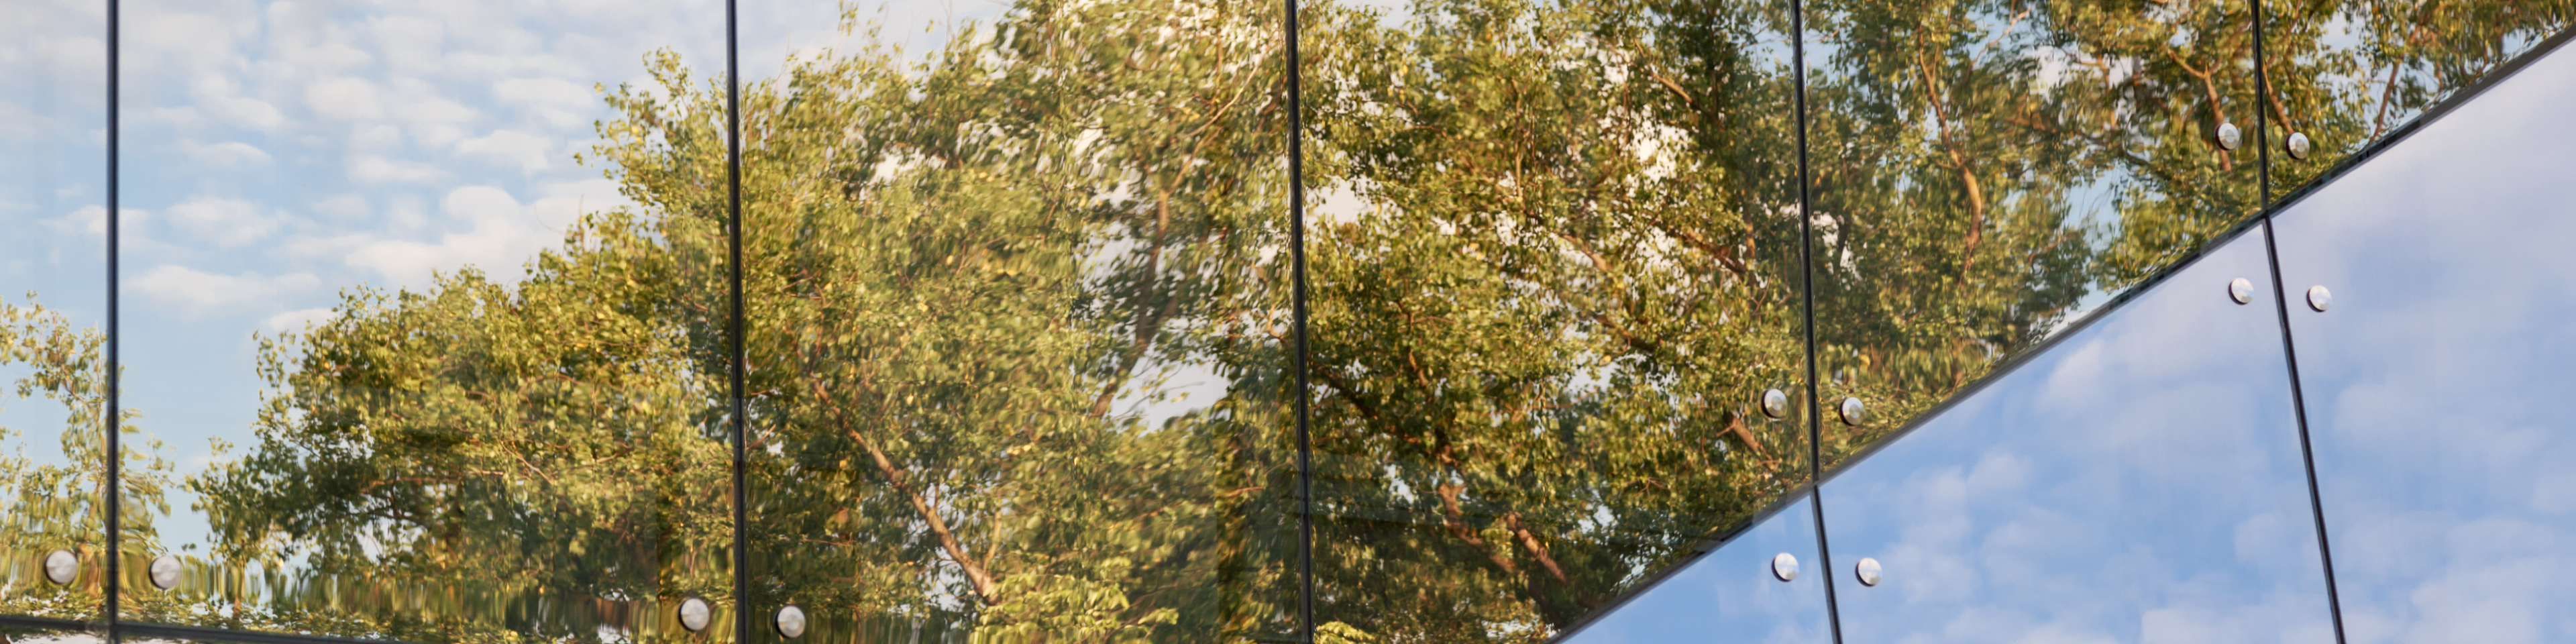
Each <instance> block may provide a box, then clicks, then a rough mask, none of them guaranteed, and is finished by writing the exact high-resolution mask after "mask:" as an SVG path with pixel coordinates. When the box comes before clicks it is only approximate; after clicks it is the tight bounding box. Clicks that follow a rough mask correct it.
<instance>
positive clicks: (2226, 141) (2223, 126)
mask: <svg viewBox="0 0 2576 644" xmlns="http://www.w3.org/2000/svg"><path fill="white" fill-rule="evenodd" d="M2244 144H2245V133H2244V132H2240V131H2237V129H2236V124H2234V123H2220V124H2218V149H2221V150H2234V149H2236V146H2239V145H2244Z"/></svg>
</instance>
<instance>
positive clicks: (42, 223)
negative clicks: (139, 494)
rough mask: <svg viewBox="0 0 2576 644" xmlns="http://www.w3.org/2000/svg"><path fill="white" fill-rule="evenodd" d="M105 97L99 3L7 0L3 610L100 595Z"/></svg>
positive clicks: (0, 338) (21, 611) (67, 606)
mask: <svg viewBox="0 0 2576 644" xmlns="http://www.w3.org/2000/svg"><path fill="white" fill-rule="evenodd" d="M106 107H107V16H106V11H105V7H102V6H99V5H98V4H97V3H94V2H75V1H55V0H43V1H38V0H13V1H11V2H7V3H0V230H5V231H7V232H6V233H5V234H0V614H5V615H19V616H32V617H44V618H53V619H60V620H79V621H95V620H97V619H99V618H100V611H101V610H102V609H103V606H104V601H103V599H104V597H103V596H102V595H101V592H102V589H103V588H105V584H103V583H102V582H103V580H104V579H105V577H104V574H105V570H106V569H107V566H106V561H107V512H108V506H107V504H106V500H107V497H106V490H107V473H106V471H105V468H104V467H103V465H104V464H105V463H106V462H107V461H106V459H107V440H106V439H107V434H106V432H105V428H106V424H105V423H104V422H103V421H104V419H105V414H106V413H107V396H108V388H107V383H106V376H107V332H106V326H107V315H108V311H107V287H106V270H105V267H106V265H107V260H106V251H107V207H108V204H109V203H110V202H109V201H108V194H109V192H108V191H109V186H108V185H107V127H108V125H107V109H106ZM19 635H20V634H18V633H12V634H11V636H12V637H16V636H19ZM34 636H41V635H34Z"/></svg>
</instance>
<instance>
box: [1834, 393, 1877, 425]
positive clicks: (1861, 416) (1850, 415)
mask: <svg viewBox="0 0 2576 644" xmlns="http://www.w3.org/2000/svg"><path fill="white" fill-rule="evenodd" d="M1834 411H1835V412H1837V413H1838V414H1839V415H1841V416H1842V417H1843V424H1845V425H1850V426H1853V427H1859V426H1860V425H1861V423H1866V422H1869V407H1868V406H1867V405H1863V404H1861V402H1860V399H1859V398H1844V399H1843V402H1842V404H1840V405H1836V406H1835V408H1834Z"/></svg>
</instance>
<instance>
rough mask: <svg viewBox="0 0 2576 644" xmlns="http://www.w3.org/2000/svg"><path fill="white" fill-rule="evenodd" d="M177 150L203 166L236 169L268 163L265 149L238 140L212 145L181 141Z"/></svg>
mask: <svg viewBox="0 0 2576 644" xmlns="http://www.w3.org/2000/svg"><path fill="white" fill-rule="evenodd" d="M179 150H180V151H181V152H183V153H186V154H187V155H188V159H189V160H191V161H195V162H196V163H197V165H199V166H204V167H213V168H222V169H226V170H238V169H242V168H249V167H253V166H260V165H267V164H268V152H267V151H265V150H261V149H259V148H258V147H256V146H252V145H251V144H248V143H242V142H240V141H226V142H223V143H217V144H214V145H201V144H197V143H192V142H181V143H180V144H179Z"/></svg>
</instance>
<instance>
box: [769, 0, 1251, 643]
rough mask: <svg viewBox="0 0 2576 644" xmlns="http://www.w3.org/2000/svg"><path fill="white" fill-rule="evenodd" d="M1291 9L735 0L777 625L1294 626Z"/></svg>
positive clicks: (873, 634) (832, 630)
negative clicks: (783, 614)
mask: <svg viewBox="0 0 2576 644" xmlns="http://www.w3.org/2000/svg"><path fill="white" fill-rule="evenodd" d="M1280 7H1281V5H1280V4H1279V3H1238V2H1209V1H1202V0H1112V1H1106V2H1048V1H1037V0H1031V1H1026V2H1011V3H993V4H980V3H959V4H955V5H947V4H944V3H920V2H863V3H855V4H850V5H848V6H846V7H844V8H836V7H835V4H834V3H833V2H803V3H789V4H759V5H757V6H754V5H745V6H744V7H743V11H744V22H743V24H744V29H745V31H744V34H743V41H744V43H745V44H746V49H745V50H744V54H743V55H744V60H743V64H744V68H745V70H746V77H747V78H746V80H747V82H748V84H747V85H746V86H745V89H744V95H745V102H744V108H743V109H744V143H745V145H746V148H745V150H744V153H743V154H744V156H743V164H742V170H743V203H742V207H743V214H744V218H745V220H744V221H745V223H744V226H745V228H744V237H743V243H744V259H743V264H742V268H743V281H744V284H745V292H744V311H745V314H746V323H747V325H748V326H747V328H748V330H749V332H748V335H747V336H746V337H747V338H748V340H749V349H748V350H749V356H750V357H749V359H748V361H747V363H746V364H747V365H748V367H749V373H748V378H749V383H750V384H749V385H748V388H747V390H746V392H747V394H748V396H749V399H748V400H747V403H746V404H748V405H749V409H750V412H749V414H748V416H747V418H748V419H749V421H750V423H751V430H752V434H751V437H752V440H751V443H750V449H751V451H752V452H753V453H754V454H755V457H754V459H753V461H752V463H751V471H750V478H751V485H750V486H749V493H750V494H751V508H750V510H749V511H750V514H751V522H750V524H749V525H748V526H747V531H748V533H749V538H750V539H752V540H753V545H752V556H753V562H752V570H751V571H750V574H751V575H752V577H751V585H750V587H749V588H748V590H749V591H750V597H751V599H750V602H751V606H752V609H751V610H752V612H751V613H750V614H753V615H756V616H757V617H756V618H757V619H760V620H762V621H761V622H759V623H758V624H757V625H756V626H757V629H756V635H755V637H759V638H773V637H778V636H780V635H782V633H781V632H780V631H779V629H776V628H773V627H772V620H771V619H770V618H771V616H773V615H775V614H776V613H777V611H778V610H780V609H781V608H783V607H785V606H788V605H793V606H796V607H797V608H799V609H801V610H802V611H803V612H804V614H805V615H806V616H807V622H806V629H805V630H806V632H804V633H803V634H802V636H801V637H802V639H806V640H817V641H831V642H916V641H969V640H972V641H984V642H1052V641H1158V642H1226V641H1246V640H1256V639H1258V640H1286V639H1290V638H1293V637H1294V636H1295V633H1296V625H1297V622H1296V619H1297V585H1296V584H1297V576H1296V558H1295V557H1296V550H1295V547H1296V543H1297V541H1296V537H1297V532H1296V529H1295V527H1296V523H1295V518H1294V516H1293V515H1292V514H1290V513H1289V512H1290V510H1291V509H1292V508H1293V505H1292V504H1291V503H1290V502H1291V501H1292V500H1293V495H1294V493H1295V487H1294V483H1295V481H1296V478H1295V475H1296V453H1297V452H1296V449H1295V442H1294V441H1295V439H1296V434H1295V424H1294V423H1295V420H1294V416H1293V414H1292V411H1293V407H1292V406H1291V403H1293V401H1294V399H1293V398H1291V397H1289V396H1290V392H1291V391H1293V389H1292V388H1291V387H1293V381H1291V380H1288V376H1289V375H1290V372H1289V362H1288V356H1289V353H1288V350H1287V347H1289V346H1290V342H1291V340H1290V338H1291V335H1290V334H1291V333H1292V329H1293V325H1292V322H1293V320H1292V319H1291V310H1290V294H1291V292H1292V291H1291V286H1292V282H1291V279H1290V278H1291V273H1290V266H1291V264H1290V258H1291V257H1292V255H1291V254H1290V252H1289V245H1288V244H1289V231H1290V228H1289V222H1290V219H1289V213H1290V210H1289V207H1288V206H1289V203H1288V202H1289V193H1288V186H1289V182H1288V178H1289V175H1288V157H1287V146H1288V132H1289V129H1288V114H1289V112H1288V106H1287V103H1286V102H1285V101H1286V100H1287V93H1286V82H1287V70H1288V68H1287V62H1286V41H1285V31H1284V29H1283V20H1282V16H1281V15H1280V14H1279V13H1278V12H1279V10H1280Z"/></svg>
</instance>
